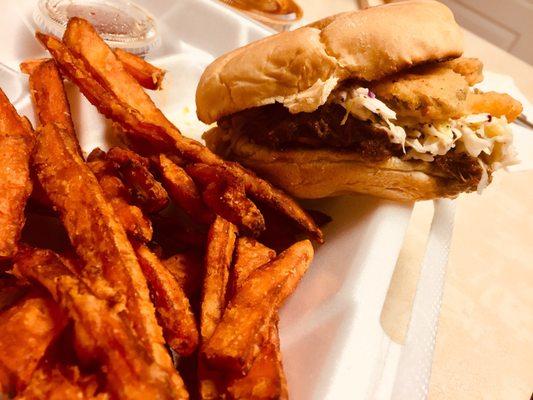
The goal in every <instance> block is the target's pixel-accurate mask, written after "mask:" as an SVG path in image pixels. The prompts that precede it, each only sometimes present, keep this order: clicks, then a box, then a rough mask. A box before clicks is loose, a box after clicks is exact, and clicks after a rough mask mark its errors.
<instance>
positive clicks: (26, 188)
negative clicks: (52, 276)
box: [0, 90, 34, 261]
mask: <svg viewBox="0 0 533 400" xmlns="http://www.w3.org/2000/svg"><path fill="white" fill-rule="evenodd" d="M33 146H34V136H33V132H32V131H31V129H30V128H28V125H27V122H26V120H24V119H22V118H21V117H20V116H19V115H18V114H17V112H16V111H15V108H14V107H13V106H12V105H11V103H10V102H9V100H8V98H7V97H6V95H5V94H4V92H2V90H0V227H1V229H0V261H2V260H5V259H9V258H11V257H12V256H13V255H14V253H15V251H16V247H17V242H18V239H19V237H20V233H21V231H22V227H23V226H24V207H25V206H26V201H27V200H28V197H29V196H30V193H31V190H32V184H31V179H30V166H29V164H30V156H31V152H32V149H33Z"/></svg>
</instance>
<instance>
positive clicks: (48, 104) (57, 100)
mask: <svg viewBox="0 0 533 400" xmlns="http://www.w3.org/2000/svg"><path fill="white" fill-rule="evenodd" d="M29 81H30V91H31V95H32V100H33V105H34V107H35V111H36V112H37V116H38V119H39V124H40V126H44V125H46V124H51V123H53V124H57V125H59V126H61V127H62V128H63V129H64V130H65V131H66V132H67V133H68V134H69V135H71V136H72V138H73V140H72V141H70V142H69V143H70V144H72V145H74V146H75V149H76V151H77V152H78V153H79V154H80V156H81V155H82V151H81V147H80V145H79V143H78V140H77V139H76V132H75V131H74V123H73V122H72V116H71V115H70V106H69V103H68V99H67V95H66V94H65V88H64V87H63V80H62V79H61V75H60V74H59V70H58V69H57V66H56V63H55V61H54V60H46V61H43V62H41V63H40V64H39V65H37V66H36V67H35V68H33V70H32V71H31V73H30V79H29Z"/></svg>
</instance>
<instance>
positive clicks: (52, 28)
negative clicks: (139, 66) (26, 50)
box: [33, 0, 159, 55]
mask: <svg viewBox="0 0 533 400" xmlns="http://www.w3.org/2000/svg"><path fill="white" fill-rule="evenodd" d="M71 17H81V18H84V19H86V20H88V21H89V22H90V23H91V24H93V25H94V27H95V28H96V30H97V31H98V33H99V34H100V35H101V36H102V38H103V39H104V40H105V41H106V42H107V43H108V44H109V45H110V46H111V47H114V48H121V49H124V50H127V51H130V52H132V53H134V54H139V55H144V54H146V53H148V52H149V51H150V50H151V49H153V48H154V47H155V46H157V45H158V44H159V34H158V32H157V27H156V23H155V20H154V18H153V17H152V15H150V13H148V12H147V11H146V10H144V9H143V8H141V7H139V6H138V5H136V4H134V3H132V2H129V1H126V0H39V2H38V4H37V7H36V8H35V11H34V13H33V18H34V20H35V23H36V24H37V25H38V26H39V28H40V29H42V30H43V31H44V32H46V33H50V34H53V35H56V36H62V35H63V32H64V30H65V28H66V26H67V22H68V20H69V18H71Z"/></svg>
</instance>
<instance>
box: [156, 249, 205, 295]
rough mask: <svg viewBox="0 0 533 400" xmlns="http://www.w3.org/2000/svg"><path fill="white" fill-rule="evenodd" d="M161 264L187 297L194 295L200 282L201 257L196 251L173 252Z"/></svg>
mask: <svg viewBox="0 0 533 400" xmlns="http://www.w3.org/2000/svg"><path fill="white" fill-rule="evenodd" d="M163 265H164V266H165V268H166V269H168V270H169V271H170V273H171V274H172V276H173V277H174V279H176V281H177V282H178V284H179V285H180V286H181V287H182V288H183V291H184V292H185V294H186V295H187V297H189V298H191V297H195V296H196V294H197V293H198V291H199V289H200V287H201V284H202V259H201V257H200V255H199V253H198V252H197V251H191V250H190V251H187V252H185V253H178V254H174V255H173V256H171V257H169V258H167V259H165V260H163Z"/></svg>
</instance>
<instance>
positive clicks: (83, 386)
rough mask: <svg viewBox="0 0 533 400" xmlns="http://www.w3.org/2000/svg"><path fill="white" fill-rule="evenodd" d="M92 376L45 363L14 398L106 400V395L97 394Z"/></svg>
mask: <svg viewBox="0 0 533 400" xmlns="http://www.w3.org/2000/svg"><path fill="white" fill-rule="evenodd" d="M97 389H98V381H97V379H96V376H94V375H81V373H80V371H79V369H78V368H77V367H76V366H63V365H60V364H59V363H58V362H55V363H46V364H44V365H41V367H40V368H39V369H37V370H36V371H35V373H34V374H33V375H32V377H31V381H30V383H29V385H28V386H27V387H26V388H25V389H24V391H23V392H22V393H21V394H20V395H19V396H17V397H16V399H17V400H64V399H77V400H108V399H109V395H108V394H107V393H98V394H96V391H97Z"/></svg>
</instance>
